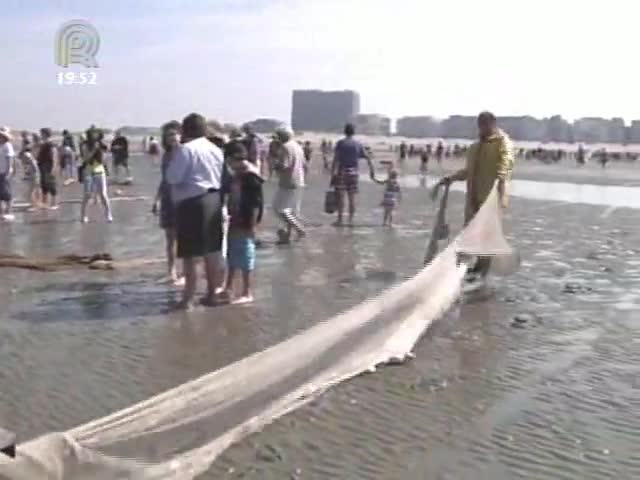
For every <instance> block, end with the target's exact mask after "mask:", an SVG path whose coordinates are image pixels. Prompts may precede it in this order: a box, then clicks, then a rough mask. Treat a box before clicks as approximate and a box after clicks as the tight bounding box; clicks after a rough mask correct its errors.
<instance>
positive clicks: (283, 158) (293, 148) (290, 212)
mask: <svg viewBox="0 0 640 480" xmlns="http://www.w3.org/2000/svg"><path fill="white" fill-rule="evenodd" d="M275 133H276V137H277V139H278V141H279V143H280V148H279V150H278V152H279V153H278V157H277V159H276V163H275V165H274V169H275V171H276V172H277V174H278V190H276V193H275V196H274V199H273V209H274V210H275V212H276V214H277V215H278V216H279V217H280V219H281V220H282V221H283V222H284V224H285V225H286V230H280V231H279V237H280V238H279V243H289V242H290V240H291V232H292V230H294V229H295V230H296V232H297V233H298V238H300V237H303V236H304V235H305V231H304V226H303V224H302V222H301V221H300V209H301V207H302V192H303V189H304V187H305V181H304V180H305V178H304V165H305V158H304V151H303V150H302V147H301V146H300V144H299V143H298V142H296V141H295V140H294V138H293V130H291V128H290V127H288V126H283V127H280V128H278V129H276V132H275Z"/></svg>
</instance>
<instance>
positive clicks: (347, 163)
mask: <svg viewBox="0 0 640 480" xmlns="http://www.w3.org/2000/svg"><path fill="white" fill-rule="evenodd" d="M355 133H356V129H355V127H354V126H353V124H351V123H347V124H346V125H345V127H344V134H345V138H343V139H341V140H339V141H338V143H336V147H335V152H334V157H333V164H332V166H331V183H332V185H333V186H334V187H335V189H336V192H337V193H338V205H337V206H338V209H337V210H338V219H337V221H336V222H335V223H334V225H335V226H338V227H339V226H342V225H343V223H342V218H343V215H344V197H345V194H346V196H347V199H348V201H349V225H353V217H354V216H355V214H356V195H357V194H358V180H359V177H360V173H359V162H360V159H361V158H364V159H366V160H367V163H368V164H369V176H370V177H371V178H372V179H373V178H374V168H373V163H372V162H371V158H370V157H369V155H368V154H367V151H366V150H365V148H364V147H363V146H362V144H361V143H360V142H359V141H357V140H356V139H355V138H353V137H354V135H355Z"/></svg>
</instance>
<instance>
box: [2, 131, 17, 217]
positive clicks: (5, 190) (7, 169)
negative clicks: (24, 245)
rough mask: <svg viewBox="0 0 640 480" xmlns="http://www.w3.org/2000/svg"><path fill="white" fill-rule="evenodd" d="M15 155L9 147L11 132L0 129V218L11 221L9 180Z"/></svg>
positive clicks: (14, 165) (13, 169) (12, 171)
mask: <svg viewBox="0 0 640 480" xmlns="http://www.w3.org/2000/svg"><path fill="white" fill-rule="evenodd" d="M15 159H16V154H15V151H14V150H13V145H11V131H10V130H9V129H8V128H7V127H2V128H0V218H2V220H7V221H11V220H13V215H12V214H11V205H12V201H13V198H12V194H11V179H12V178H13V174H14V172H15V169H16V164H15Z"/></svg>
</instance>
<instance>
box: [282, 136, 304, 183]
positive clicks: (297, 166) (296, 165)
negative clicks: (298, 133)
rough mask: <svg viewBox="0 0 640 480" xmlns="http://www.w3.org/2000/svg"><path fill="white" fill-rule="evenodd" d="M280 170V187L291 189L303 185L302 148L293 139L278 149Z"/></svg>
mask: <svg viewBox="0 0 640 480" xmlns="http://www.w3.org/2000/svg"><path fill="white" fill-rule="evenodd" d="M280 155H281V158H280V163H281V167H282V168H281V170H280V171H279V176H280V182H279V186H280V188H285V189H293V188H300V187H304V164H305V162H306V160H305V159H304V150H303V149H302V147H301V146H300V144H299V143H298V142H296V141H295V140H289V141H288V142H287V143H285V144H284V145H282V149H281V151H280Z"/></svg>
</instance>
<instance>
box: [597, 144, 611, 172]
mask: <svg viewBox="0 0 640 480" xmlns="http://www.w3.org/2000/svg"><path fill="white" fill-rule="evenodd" d="M599 160H600V165H601V166H602V168H606V167H607V163H609V153H608V152H607V149H606V148H603V149H602V150H600V155H599Z"/></svg>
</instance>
